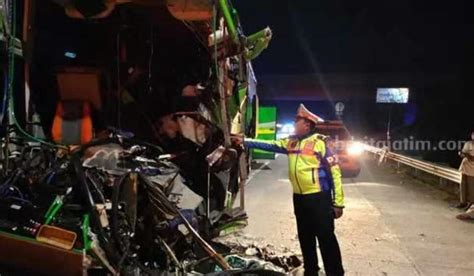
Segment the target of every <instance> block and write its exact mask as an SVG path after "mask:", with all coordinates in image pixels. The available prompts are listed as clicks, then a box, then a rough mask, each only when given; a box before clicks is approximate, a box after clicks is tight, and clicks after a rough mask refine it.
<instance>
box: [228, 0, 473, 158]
mask: <svg viewBox="0 0 474 276" xmlns="http://www.w3.org/2000/svg"><path fill="white" fill-rule="evenodd" d="M470 2H472V1H465V0H459V1H458V0H454V1H434V0H433V1H427V0H397V1H380V0H379V1H374V0H359V1H353V0H297V1H283V0H258V1H255V0H237V1H234V4H235V5H236V8H237V9H238V11H239V15H240V19H241V23H242V25H243V28H244V31H245V33H246V34H250V33H253V32H256V31H258V30H260V29H262V28H264V27H266V26H270V28H272V30H273V35H274V36H273V40H272V42H271V43H270V46H269V48H268V49H267V50H266V51H264V52H263V53H262V54H261V55H260V56H259V57H258V58H257V59H256V60H254V61H253V65H254V68H255V71H256V75H257V80H259V79H260V82H259V95H260V96H262V97H267V98H266V100H267V101H266V102H265V101H262V102H263V104H267V105H276V106H278V108H279V109H280V113H282V114H283V115H284V114H286V113H288V114H291V111H292V110H296V108H297V104H298V103H299V102H300V101H303V100H302V99H295V100H294V101H280V102H278V101H274V99H273V98H272V97H270V98H268V96H267V95H268V93H267V90H268V89H270V90H276V91H277V93H278V95H280V96H287V97H293V96H295V91H294V90H293V91H292V89H282V90H281V91H280V90H278V89H279V87H278V86H277V85H276V84H275V81H266V80H267V79H269V78H267V76H270V79H271V78H273V79H274V80H275V79H276V80H282V79H283V80H284V79H285V77H282V76H281V75H299V76H297V78H298V77H300V76H303V77H304V76H306V77H307V78H309V79H310V80H312V81H313V82H314V83H315V84H318V83H320V79H319V78H322V79H324V78H326V77H327V76H328V74H332V75H339V76H342V77H343V76H348V77H349V76H363V77H362V78H361V79H360V80H363V81H367V82H368V83H377V82H379V83H382V84H381V85H383V82H384V75H387V74H388V75H394V76H396V75H398V74H400V75H403V76H405V77H408V78H410V79H411V83H410V84H408V83H407V82H405V81H404V80H402V79H400V85H405V84H408V85H409V86H410V100H409V101H410V104H409V105H396V106H394V107H393V108H394V111H395V110H396V112H394V114H395V113H396V115H394V116H393V118H395V117H396V118H397V119H396V120H395V121H394V122H393V125H392V127H393V133H392V134H393V136H394V137H395V138H403V137H408V136H414V137H416V138H417V139H426V140H440V139H466V138H468V137H469V133H470V130H472V129H474V122H473V121H472V118H473V116H472V102H471V101H468V100H466V99H469V98H472V96H471V97H469V95H472V93H473V92H472V91H473V90H472V87H473V85H472V75H471V74H470V71H472V70H470V67H471V65H472V64H474V61H473V57H474V9H472V8H471V7H470V6H471V5H469V3H470ZM444 77H448V80H443V78H444ZM326 79H327V78H326ZM262 83H263V84H262ZM335 85H337V83H336V84H335ZM317 87H318V85H309V86H307V87H306V91H307V92H306V93H307V95H308V96H309V95H324V94H327V95H333V94H334V93H333V92H335V91H334V85H333V86H332V87H331V86H330V87H328V89H326V92H325V93H323V92H322V91H319V90H320V89H319V90H318V88H317ZM367 87H369V86H367ZM376 87H377V86H375V85H373V87H369V89H367V90H366V91H365V92H360V93H366V94H367V95H369V98H370V97H373V100H371V101H370V102H362V100H361V99H360V98H361V97H360V94H357V92H355V91H351V90H353V89H352V88H353V87H351V86H350V85H349V86H347V87H346V89H347V90H348V91H351V92H350V93H352V94H353V96H354V98H355V99H356V101H359V103H357V105H358V106H359V107H358V111H357V112H359V113H358V114H359V115H357V116H356V117H354V116H352V115H350V114H348V115H347V116H346V117H345V118H344V119H343V120H344V122H345V123H346V126H348V127H349V128H352V129H354V124H353V123H351V120H354V121H358V122H359V125H358V127H355V128H357V129H358V130H359V131H360V132H361V133H366V134H367V133H371V132H369V130H371V131H373V132H374V133H379V134H382V136H383V134H384V133H385V128H386V120H387V119H386V118H387V114H388V108H389V107H388V106H384V105H379V104H376V103H375V91H376ZM399 87H402V86H399ZM336 89H337V88H336ZM273 94H274V93H273ZM300 96H301V95H300ZM305 103H306V104H307V105H308V106H309V107H310V108H311V109H312V110H313V111H314V112H316V113H318V112H319V114H321V112H323V113H324V110H327V109H328V108H323V107H326V105H328V104H329V106H331V105H333V102H332V101H331V99H330V98H328V100H327V101H326V102H324V101H320V102H314V101H313V102H308V101H305ZM354 104H356V103H355V102H354ZM348 105H350V104H348ZM351 108H352V109H354V106H353V105H350V106H349V107H348V108H346V109H348V111H350V109H351ZM285 112H286V113H285ZM326 113H328V112H326ZM280 115H281V114H280ZM283 115H282V116H283ZM408 115H409V116H408ZM407 116H408V117H410V120H409V122H408V121H407V120H406V118H408V117H407ZM287 117H288V116H287ZM290 117H291V115H290ZM290 117H289V118H290ZM407 122H408V123H407ZM417 154H419V153H417ZM423 155H424V158H426V159H428V160H432V161H440V162H447V163H450V164H454V165H453V166H457V165H458V163H459V157H458V156H457V152H455V151H452V152H437V153H436V152H428V153H425V154H423Z"/></svg>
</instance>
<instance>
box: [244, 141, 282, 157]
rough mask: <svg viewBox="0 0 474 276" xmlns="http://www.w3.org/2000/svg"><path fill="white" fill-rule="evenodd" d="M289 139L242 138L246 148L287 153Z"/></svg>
mask: <svg viewBox="0 0 474 276" xmlns="http://www.w3.org/2000/svg"><path fill="white" fill-rule="evenodd" d="M288 141H289V139H287V138H285V139H279V140H259V139H250V138H244V145H245V146H246V147H248V148H254V149H261V150H265V151H270V152H278V153H284V154H286V153H287V147H288Z"/></svg>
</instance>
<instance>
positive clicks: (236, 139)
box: [230, 135, 244, 145]
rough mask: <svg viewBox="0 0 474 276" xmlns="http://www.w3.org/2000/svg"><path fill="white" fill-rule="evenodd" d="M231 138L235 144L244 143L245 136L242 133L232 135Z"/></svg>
mask: <svg viewBox="0 0 474 276" xmlns="http://www.w3.org/2000/svg"><path fill="white" fill-rule="evenodd" d="M230 140H232V143H233V144H235V145H242V144H243V143H244V137H243V136H240V135H232V136H231V137H230Z"/></svg>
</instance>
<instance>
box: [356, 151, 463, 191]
mask: <svg viewBox="0 0 474 276" xmlns="http://www.w3.org/2000/svg"><path fill="white" fill-rule="evenodd" d="M362 147H363V148H364V150H365V151H366V152H370V153H373V154H375V155H378V156H379V157H380V159H379V162H383V161H384V160H386V159H390V160H393V161H395V162H398V163H401V164H404V165H407V166H409V167H412V168H415V169H418V170H420V171H424V172H427V173H429V174H432V175H435V176H438V177H440V178H443V179H447V180H449V181H452V182H454V183H457V184H460V183H461V181H462V174H461V172H460V171H458V170H456V169H453V168H449V167H445V166H440V165H437V164H434V163H431V162H426V161H421V160H418V159H414V158H411V157H407V156H403V155H401V154H397V153H393V152H390V151H389V150H388V148H377V147H373V146H369V145H367V144H362Z"/></svg>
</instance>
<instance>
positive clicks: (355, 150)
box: [347, 142, 364, 155]
mask: <svg viewBox="0 0 474 276" xmlns="http://www.w3.org/2000/svg"><path fill="white" fill-rule="evenodd" d="M363 151H364V148H363V147H362V145H361V144H360V143H357V142H356V143H352V144H350V145H349V147H348V148H347V153H348V154H349V155H360V154H362V152H363Z"/></svg>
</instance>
